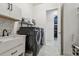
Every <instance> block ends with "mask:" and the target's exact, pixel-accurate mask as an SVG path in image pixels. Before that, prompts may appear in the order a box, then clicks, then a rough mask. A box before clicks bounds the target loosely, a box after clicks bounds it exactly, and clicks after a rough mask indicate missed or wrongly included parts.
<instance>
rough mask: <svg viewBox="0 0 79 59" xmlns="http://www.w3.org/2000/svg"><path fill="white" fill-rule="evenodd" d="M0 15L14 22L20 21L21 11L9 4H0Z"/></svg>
mask: <svg viewBox="0 0 79 59" xmlns="http://www.w3.org/2000/svg"><path fill="white" fill-rule="evenodd" d="M0 15H1V16H6V17H9V18H12V19H14V20H21V18H22V16H21V9H20V8H19V7H17V6H16V5H13V4H11V3H0Z"/></svg>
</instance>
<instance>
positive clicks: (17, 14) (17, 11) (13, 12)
mask: <svg viewBox="0 0 79 59" xmlns="http://www.w3.org/2000/svg"><path fill="white" fill-rule="evenodd" d="M11 9H12V10H11V11H10V17H12V18H14V19H16V20H21V18H22V16H21V9H20V8H18V7H17V6H16V5H13V4H12V8H11Z"/></svg>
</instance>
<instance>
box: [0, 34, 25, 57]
mask: <svg viewBox="0 0 79 59" xmlns="http://www.w3.org/2000/svg"><path fill="white" fill-rule="evenodd" d="M10 39H11V40H10ZM3 40H4V41H3V42H2V43H0V56H18V55H22V54H23V55H24V52H25V36H21V35H20V36H12V37H9V38H6V39H3ZM5 40H7V41H5Z"/></svg>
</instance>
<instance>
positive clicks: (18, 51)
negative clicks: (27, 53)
mask: <svg viewBox="0 0 79 59" xmlns="http://www.w3.org/2000/svg"><path fill="white" fill-rule="evenodd" d="M20 54H23V55H24V50H23V45H20V46H17V47H15V48H13V49H12V50H9V51H7V52H5V53H4V54H2V56H19V55H20Z"/></svg>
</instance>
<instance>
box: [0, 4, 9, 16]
mask: <svg viewBox="0 0 79 59" xmlns="http://www.w3.org/2000/svg"><path fill="white" fill-rule="evenodd" d="M8 8H9V4H8V3H0V15H4V16H9V9H8Z"/></svg>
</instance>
